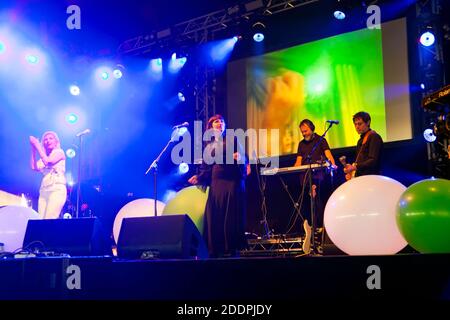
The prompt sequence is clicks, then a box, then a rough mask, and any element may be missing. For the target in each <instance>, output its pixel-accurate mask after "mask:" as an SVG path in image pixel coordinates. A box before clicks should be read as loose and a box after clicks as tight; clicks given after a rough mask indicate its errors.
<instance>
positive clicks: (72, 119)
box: [66, 113, 78, 124]
mask: <svg viewBox="0 0 450 320" xmlns="http://www.w3.org/2000/svg"><path fill="white" fill-rule="evenodd" d="M66 121H67V122H68V123H70V124H75V123H77V121H78V116H77V115H76V114H75V113H69V114H68V115H66Z"/></svg>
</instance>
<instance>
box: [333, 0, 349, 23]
mask: <svg viewBox="0 0 450 320" xmlns="http://www.w3.org/2000/svg"><path fill="white" fill-rule="evenodd" d="M346 12H347V10H346V7H345V5H344V0H338V1H337V3H336V6H335V8H334V12H333V15H334V17H335V18H336V19H338V20H344V19H345V18H346V17H347V15H346Z"/></svg>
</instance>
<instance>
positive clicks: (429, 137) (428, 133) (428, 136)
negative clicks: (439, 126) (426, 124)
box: [423, 128, 436, 142]
mask: <svg viewBox="0 0 450 320" xmlns="http://www.w3.org/2000/svg"><path fill="white" fill-rule="evenodd" d="M423 137H424V138H425V141H426V142H434V141H436V136H435V135H434V132H433V129H429V128H428V129H425V131H424V132H423Z"/></svg>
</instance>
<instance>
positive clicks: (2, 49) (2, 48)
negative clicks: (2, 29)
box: [0, 42, 6, 54]
mask: <svg viewBox="0 0 450 320" xmlns="http://www.w3.org/2000/svg"><path fill="white" fill-rule="evenodd" d="M5 51H6V47H5V45H4V44H3V42H0V54H2V53H3V52H5Z"/></svg>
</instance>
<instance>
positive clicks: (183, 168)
mask: <svg viewBox="0 0 450 320" xmlns="http://www.w3.org/2000/svg"><path fill="white" fill-rule="evenodd" d="M188 171H189V165H188V164H187V163H185V162H182V163H180V164H179V165H178V173H179V174H186V173H188Z"/></svg>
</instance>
